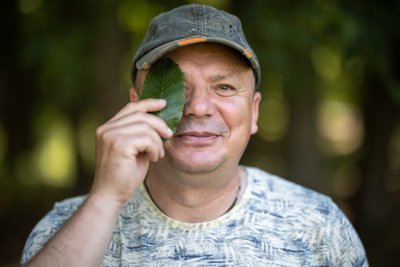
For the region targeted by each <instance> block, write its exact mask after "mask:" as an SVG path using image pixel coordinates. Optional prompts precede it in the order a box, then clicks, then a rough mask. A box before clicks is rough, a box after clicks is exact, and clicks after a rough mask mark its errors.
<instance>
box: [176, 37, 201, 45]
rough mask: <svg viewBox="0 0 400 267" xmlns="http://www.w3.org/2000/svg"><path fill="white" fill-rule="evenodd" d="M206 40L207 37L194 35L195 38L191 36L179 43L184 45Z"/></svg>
mask: <svg viewBox="0 0 400 267" xmlns="http://www.w3.org/2000/svg"><path fill="white" fill-rule="evenodd" d="M205 41H206V38H205V37H193V38H190V39H186V40H183V41H180V42H179V43H178V44H179V45H180V46H182V45H188V44H195V43H198V42H205Z"/></svg>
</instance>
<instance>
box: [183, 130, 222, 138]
mask: <svg viewBox="0 0 400 267" xmlns="http://www.w3.org/2000/svg"><path fill="white" fill-rule="evenodd" d="M175 136H176V137H193V138H209V137H216V136H219V134H215V133H211V132H204V131H201V132H198V131H189V132H183V133H178V134H176V135H175Z"/></svg>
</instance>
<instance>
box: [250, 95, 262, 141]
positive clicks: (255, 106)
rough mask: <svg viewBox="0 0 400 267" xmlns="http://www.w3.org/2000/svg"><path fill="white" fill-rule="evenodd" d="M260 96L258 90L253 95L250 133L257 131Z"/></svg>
mask: <svg viewBox="0 0 400 267" xmlns="http://www.w3.org/2000/svg"><path fill="white" fill-rule="evenodd" d="M261 98H262V97H261V93H260V92H256V93H255V94H254V96H253V103H252V106H251V134H255V133H256V132H257V131H258V125H257V121H258V114H259V107H260V102H261Z"/></svg>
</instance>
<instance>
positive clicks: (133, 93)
mask: <svg viewBox="0 0 400 267" xmlns="http://www.w3.org/2000/svg"><path fill="white" fill-rule="evenodd" d="M129 96H130V99H131V102H137V101H139V95H138V93H137V92H136V89H135V88H134V87H133V86H132V87H131V89H130V90H129Z"/></svg>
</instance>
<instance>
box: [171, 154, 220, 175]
mask: <svg viewBox="0 0 400 267" xmlns="http://www.w3.org/2000/svg"><path fill="white" fill-rule="evenodd" d="M164 160H165V161H166V162H165V163H167V164H169V165H170V167H172V168H174V169H176V170H178V171H180V172H184V173H187V174H206V173H211V172H214V171H216V170H218V169H219V168H221V167H222V166H223V165H224V163H225V159H224V158H214V159H211V158H202V157H200V158H199V157H194V156H187V157H183V158H176V157H173V156H171V155H168V154H167V155H166V157H165V158H164Z"/></svg>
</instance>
